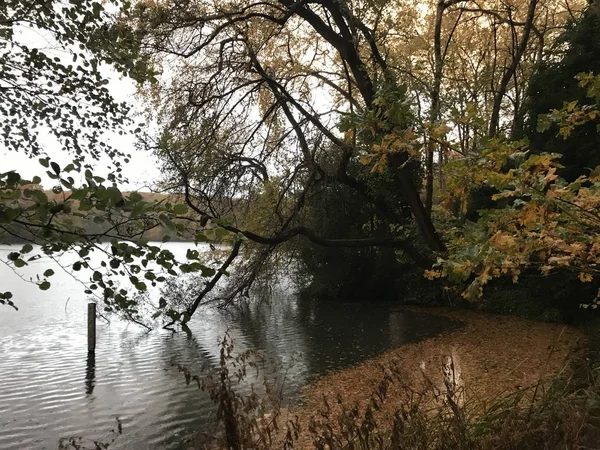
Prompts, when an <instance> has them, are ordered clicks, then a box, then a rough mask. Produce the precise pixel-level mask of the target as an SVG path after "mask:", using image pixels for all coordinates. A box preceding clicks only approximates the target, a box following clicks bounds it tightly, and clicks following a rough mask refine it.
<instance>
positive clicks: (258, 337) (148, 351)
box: [0, 244, 456, 450]
mask: <svg viewBox="0 0 600 450" xmlns="http://www.w3.org/2000/svg"><path fill="white" fill-rule="evenodd" d="M169 248H170V249H171V250H172V251H173V252H174V253H176V254H177V253H178V252H181V251H183V249H184V248H185V245H184V244H169ZM15 249H18V247H17V246H14V247H10V246H0V259H2V260H5V259H6V254H7V253H8V252H10V251H15ZM48 267H51V264H50V262H48V261H42V260H40V261H36V262H34V263H32V264H31V266H30V267H27V268H25V269H26V270H25V271H24V272H23V273H24V274H25V275H26V276H29V275H30V274H35V273H38V272H39V271H40V268H41V271H43V270H44V269H46V268H48ZM56 272H57V274H56V275H55V276H54V277H52V282H53V287H52V289H50V290H49V291H46V292H43V291H40V290H39V289H38V288H37V286H36V285H33V284H29V283H26V282H24V281H22V280H21V279H20V278H19V277H17V275H15V274H14V273H13V272H12V271H11V270H10V269H9V268H8V267H7V266H5V265H3V264H0V291H7V290H10V291H12V292H13V293H14V294H15V297H14V299H13V300H15V303H16V304H18V306H19V311H14V310H13V309H12V308H9V307H6V306H0V450H27V449H36V450H38V449H39V450H42V449H56V448H57V446H58V440H59V438H61V437H67V436H85V437H86V438H91V439H105V440H106V439H107V438H110V437H111V434H110V430H111V429H112V428H114V426H115V417H119V418H120V419H121V421H122V423H123V435H122V436H119V437H118V438H117V440H116V441H115V442H114V444H113V445H111V447H110V448H111V450H113V449H114V450H117V449H131V450H138V449H139V450H148V449H149V450H154V449H156V450H159V449H160V450H163V449H169V450H170V449H173V450H175V449H181V448H184V444H183V443H184V440H185V438H186V437H187V436H188V435H189V434H190V432H192V431H193V430H205V429H208V427H209V426H210V425H209V424H210V417H211V416H210V414H211V408H212V405H211V403H210V400H209V399H208V398H207V396H206V394H204V393H202V392H201V391H199V390H198V389H197V387H194V386H186V385H185V382H184V379H183V377H182V375H181V374H180V373H179V372H178V370H177V368H176V367H174V366H173V365H174V364H185V365H188V366H190V367H191V368H192V369H195V370H197V371H200V370H201V368H202V367H205V366H206V365H207V364H216V362H217V361H218V351H219V347H218V339H219V337H221V336H223V334H224V333H225V332H226V331H229V333H230V334H231V335H232V336H233V338H234V339H235V343H236V348H237V349H238V350H244V349H250V348H253V349H261V350H264V351H265V353H266V354H267V356H268V357H269V358H270V359H271V360H272V361H275V363H274V366H278V365H279V364H282V365H283V366H284V367H287V368H289V369H288V374H287V377H286V380H287V381H286V388H285V389H286V392H287V393H288V395H289V396H291V397H293V395H294V394H295V393H296V392H297V391H298V389H299V388H300V387H302V386H304V385H306V384H307V383H309V382H310V381H311V380H312V379H314V378H315V377H317V376H319V375H320V374H323V373H324V372H326V371H328V370H333V369H339V368H343V367H346V366H348V365H351V364H355V363H357V362H360V361H362V360H364V359H366V358H369V357H372V356H374V355H376V354H378V353H381V352H383V351H385V350H387V349H389V348H392V347H396V346H399V345H402V344H404V343H408V342H415V341H418V340H420V339H424V338H427V337H430V336H433V335H435V334H437V333H439V332H441V331H443V330H446V329H449V328H450V327H453V326H455V325H456V324H453V323H451V322H449V321H448V320H446V319H443V318H440V317H436V316H430V315H427V314H423V313H415V312H410V311H404V310H401V309H400V308H398V307H397V306H396V305H393V304H388V303H375V304H372V305H366V304H364V303H360V304H359V303H342V302H317V301H310V300H303V301H300V300H299V299H298V298H297V297H296V296H295V295H293V293H292V292H291V289H289V288H287V289H286V288H285V287H283V286H274V294H273V298H272V299H271V301H270V302H268V303H267V302H262V303H260V304H250V305H246V306H244V307H241V308H238V309H236V310H235V311H229V312H222V311H218V310H216V309H211V308H205V309H203V310H200V311H198V313H197V316H196V317H195V318H194V320H193V321H192V322H191V324H190V328H191V329H192V331H193V337H191V338H189V337H187V336H186V335H185V334H184V333H176V334H173V333H170V332H166V331H153V332H151V333H145V332H144V331H143V330H141V329H139V328H138V327H136V326H133V325H129V326H128V325H127V324H124V323H120V322H118V321H116V320H113V321H112V322H111V323H110V324H107V323H105V322H103V321H99V322H98V341H97V347H96V355H95V360H94V359H90V358H88V354H87V340H86V309H87V306H86V305H87V301H86V298H85V295H84V294H83V288H82V286H81V284H79V283H78V282H77V281H76V280H74V279H73V278H72V277H71V276H70V275H69V274H67V273H65V272H61V271H59V270H56ZM68 299H69V300H68ZM67 300H68V301H67ZM373 300H376V299H373Z"/></svg>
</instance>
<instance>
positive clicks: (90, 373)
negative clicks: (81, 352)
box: [85, 352, 96, 395]
mask: <svg viewBox="0 0 600 450" xmlns="http://www.w3.org/2000/svg"><path fill="white" fill-rule="evenodd" d="M95 386H96V353H94V352H88V356H87V361H86V368H85V393H86V395H91V394H92V393H93V392H94V387H95Z"/></svg>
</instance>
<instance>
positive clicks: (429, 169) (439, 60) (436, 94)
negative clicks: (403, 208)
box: [425, 0, 446, 215]
mask: <svg viewBox="0 0 600 450" xmlns="http://www.w3.org/2000/svg"><path fill="white" fill-rule="evenodd" d="M445 9H446V4H445V2H444V1H443V0H442V1H440V2H438V5H437V10H436V14H435V32H434V74H433V86H432V88H431V107H430V110H429V123H430V125H431V126H432V127H433V126H435V124H436V123H437V121H438V120H439V118H440V117H439V116H440V90H441V86H442V74H443V68H444V61H443V56H442V18H443V15H444V11H445ZM434 153H435V142H434V141H433V139H429V141H428V142H427V149H426V153H425V210H426V211H427V214H429V215H431V207H432V205H433V176H434V174H433V155H434Z"/></svg>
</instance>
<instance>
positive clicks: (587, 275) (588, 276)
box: [579, 272, 594, 283]
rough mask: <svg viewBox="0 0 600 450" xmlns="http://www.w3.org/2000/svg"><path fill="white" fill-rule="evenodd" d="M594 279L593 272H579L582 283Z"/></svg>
mask: <svg viewBox="0 0 600 450" xmlns="http://www.w3.org/2000/svg"><path fill="white" fill-rule="evenodd" d="M593 279H594V276H593V275H592V274H591V273H586V272H579V281H581V282H582V283H590V282H591V281H592V280H593Z"/></svg>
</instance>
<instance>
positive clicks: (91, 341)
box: [87, 303, 96, 353]
mask: <svg viewBox="0 0 600 450" xmlns="http://www.w3.org/2000/svg"><path fill="white" fill-rule="evenodd" d="M87 319H88V353H94V352H95V351H96V304H95V303H88V318H87Z"/></svg>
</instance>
